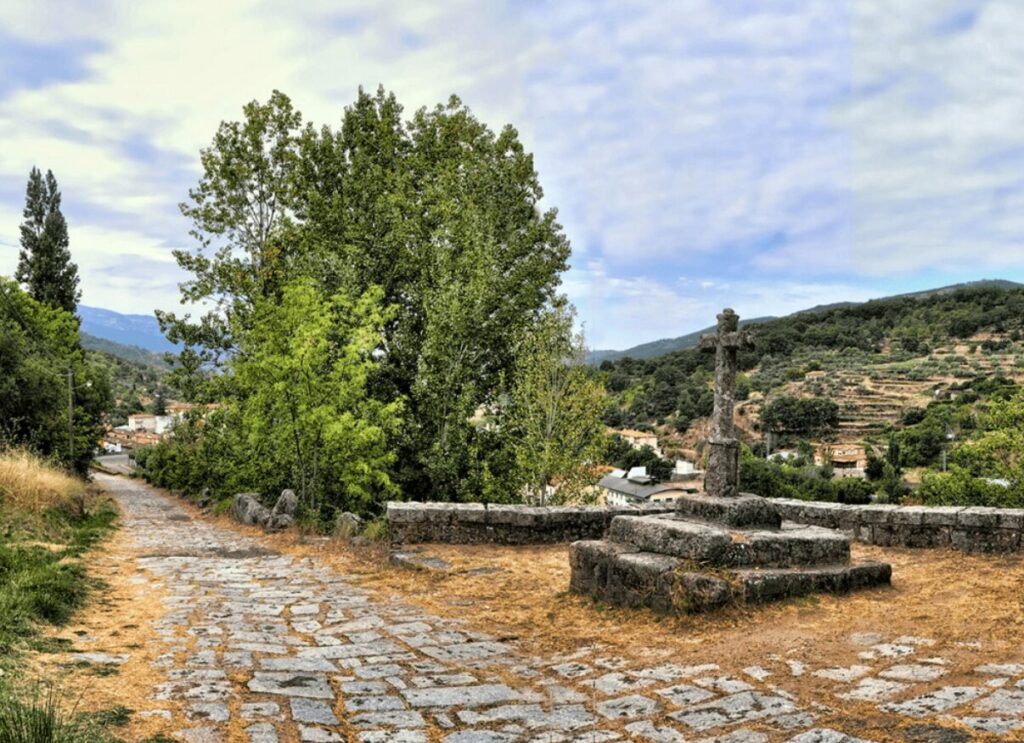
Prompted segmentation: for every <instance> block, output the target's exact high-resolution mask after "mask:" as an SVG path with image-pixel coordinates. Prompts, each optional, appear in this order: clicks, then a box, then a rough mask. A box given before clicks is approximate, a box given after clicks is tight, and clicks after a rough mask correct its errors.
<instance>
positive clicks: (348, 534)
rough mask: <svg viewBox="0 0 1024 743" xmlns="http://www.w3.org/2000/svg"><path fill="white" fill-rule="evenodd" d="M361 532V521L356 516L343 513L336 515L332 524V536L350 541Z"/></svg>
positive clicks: (346, 512) (347, 512)
mask: <svg viewBox="0 0 1024 743" xmlns="http://www.w3.org/2000/svg"><path fill="white" fill-rule="evenodd" d="M362 530H363V520H362V519H361V518H359V517H358V516H357V515H356V514H354V513H350V512H349V511H345V512H343V513H339V514H338V518H337V519H336V520H335V522H334V536H336V537H341V538H342V539H351V538H352V537H354V536H356V535H357V534H359V533H360V532H362Z"/></svg>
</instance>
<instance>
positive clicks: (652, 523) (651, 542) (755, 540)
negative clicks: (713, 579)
mask: <svg viewBox="0 0 1024 743" xmlns="http://www.w3.org/2000/svg"><path fill="white" fill-rule="evenodd" d="M608 539H609V540H611V541H613V542H619V543H621V544H627V545H630V546H632V547H635V548H636V549H637V550H639V551H641V552H653V553H658V554H662V555H668V556H669V557H677V558H681V559H683V560H688V561H690V562H693V563H696V564H698V565H708V566H715V567H728V568H746V567H790V566H794V565H823V564H836V563H846V562H849V560H850V539H849V537H847V536H846V535H844V534H842V533H840V532H836V531H832V530H831V529H824V528H822V527H816V526H804V525H797V524H792V523H786V524H783V526H782V528H780V529H733V528H728V527H723V526H718V525H715V524H706V523H699V522H695V521H691V520H688V519H685V518H682V517H680V516H617V517H615V518H614V519H612V525H611V529H609V532H608Z"/></svg>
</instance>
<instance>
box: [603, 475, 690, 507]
mask: <svg viewBox="0 0 1024 743" xmlns="http://www.w3.org/2000/svg"><path fill="white" fill-rule="evenodd" d="M599 485H600V486H601V487H602V488H604V502H605V504H607V505H609V506H634V505H638V504H641V503H659V502H661V501H667V500H674V499H676V498H678V497H679V496H680V495H682V494H683V493H686V492H689V490H690V489H688V488H686V487H685V486H684V485H683V484H682V483H679V482H654V480H653V478H652V477H651V476H650V475H648V474H647V468H646V467H634V468H633V469H631V470H630V471H629V472H626V471H625V470H614V471H612V472H610V473H609V474H607V475H605V476H604V477H602V478H601V482H600V483H599Z"/></svg>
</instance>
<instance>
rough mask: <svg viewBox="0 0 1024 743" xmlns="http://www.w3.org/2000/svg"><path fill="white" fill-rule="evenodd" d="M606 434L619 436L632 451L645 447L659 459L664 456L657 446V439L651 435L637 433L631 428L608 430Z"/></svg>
mask: <svg viewBox="0 0 1024 743" xmlns="http://www.w3.org/2000/svg"><path fill="white" fill-rule="evenodd" d="M608 433H610V434H614V435H618V436H621V437H622V438H623V439H625V440H626V441H627V442H629V445H630V446H632V447H633V448H634V449H643V448H644V447H645V446H649V447H651V448H652V449H654V453H655V454H657V455H658V456H659V457H662V456H664V454H662V453H661V447H660V446H658V437H657V436H656V435H654V434H653V433H649V432H647V431H637V430H636V429H633V428H610V429H608Z"/></svg>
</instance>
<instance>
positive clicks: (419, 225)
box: [160, 89, 595, 500]
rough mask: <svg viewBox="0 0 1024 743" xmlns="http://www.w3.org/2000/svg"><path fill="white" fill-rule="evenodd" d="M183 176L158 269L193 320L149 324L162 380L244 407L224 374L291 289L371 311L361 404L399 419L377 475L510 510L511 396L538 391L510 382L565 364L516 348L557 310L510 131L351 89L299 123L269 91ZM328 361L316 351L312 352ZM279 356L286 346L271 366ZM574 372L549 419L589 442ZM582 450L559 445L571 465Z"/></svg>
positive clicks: (527, 174)
mask: <svg viewBox="0 0 1024 743" xmlns="http://www.w3.org/2000/svg"><path fill="white" fill-rule="evenodd" d="M201 163H202V168H203V172H202V175H201V178H200V180H199V182H198V184H197V185H196V187H194V188H193V189H192V190H191V191H190V192H189V198H188V200H187V201H186V202H185V203H183V204H182V206H181V209H182V212H183V214H185V216H187V217H188V218H189V219H190V220H191V222H192V232H193V235H194V236H195V237H196V239H197V241H198V247H197V249H196V250H194V251H179V252H178V253H176V257H177V260H178V263H179V264H180V265H181V266H182V267H183V268H184V269H185V270H186V271H188V272H189V273H190V275H191V278H190V279H189V280H188V281H187V282H186V283H185V284H184V285H183V289H182V295H183V299H185V300H187V301H190V302H199V301H205V302H207V303H210V304H212V309H211V310H210V311H209V312H208V313H207V314H205V315H204V316H202V317H198V318H192V317H188V316H180V317H179V316H175V315H173V314H169V313H161V314H160V320H161V323H162V326H163V328H164V329H165V332H166V333H167V334H168V337H169V338H170V339H171V340H172V341H181V342H183V343H184V344H185V349H184V351H183V352H182V354H181V355H180V357H179V360H178V367H177V369H176V372H175V379H174V383H175V384H176V385H177V386H178V387H179V388H180V389H182V390H184V391H185V392H187V393H188V394H190V395H191V396H192V397H194V398H195V399H200V400H202V399H206V400H213V399H217V398H218V397H222V396H225V395H227V396H232V395H235V396H238V395H241V394H243V392H242V390H243V388H246V386H247V384H248V388H247V389H248V391H247V392H245V393H244V394H255V392H254V391H253V389H254V388H253V387H252V384H251V380H250V382H248V383H247V382H246V378H247V377H250V378H251V375H246V374H243V373H242V372H243V371H244V370H245V369H246V365H247V364H248V363H250V362H249V359H251V358H254V357H256V356H258V355H260V354H261V353H262V351H259V352H257V350H256V349H257V348H261V349H262V348H271V347H273V345H274V341H273V339H272V338H270V337H269V336H267V335H265V334H262V335H261V332H260V330H259V327H260V323H261V322H265V321H266V320H267V317H268V316H267V312H266V309H265V308H266V307H267V306H274V305H276V304H280V303H282V302H283V301H284V298H285V297H286V296H287V295H288V294H289V292H291V293H292V294H291V296H292V298H293V299H294V298H295V294H294V292H295V291H296V289H295V287H296V282H299V283H300V284H301V286H303V287H305V289H303V291H309V292H314V293H315V294H316V295H318V296H320V297H326V298H333V299H330V300H328V301H330V302H341V303H342V304H344V305H345V306H348V307H356V306H363V305H361V304H360V303H362V302H371V304H373V305H374V306H375V308H376V309H373V310H371V309H370V308H369V307H367V308H366V310H365V311H366V312H367V313H370V315H373V316H374V317H379V318H380V319H381V323H380V325H379V329H378V333H377V335H376V336H374V338H375V343H374V344H373V348H372V353H371V354H370V357H369V358H372V363H368V365H367V367H366V369H365V390H366V395H367V396H368V397H369V398H371V399H372V400H374V401H375V402H376V404H378V405H381V406H383V409H388V410H391V409H397V408H398V407H400V408H401V411H402V412H401V419H402V423H401V425H399V426H383V427H382V430H383V431H386V440H387V445H388V447H389V449H390V450H391V451H393V452H394V453H395V456H394V459H393V461H391V462H389V463H387V465H386V469H387V481H388V482H389V483H391V484H392V485H394V486H396V487H398V488H400V490H401V491H402V493H404V495H405V496H406V497H410V498H414V499H444V500H450V499H474V500H475V499H479V498H481V497H485V498H491V499H496V500H497V499H500V500H507V499H512V498H516V497H519V495H520V493H519V492H518V488H519V487H520V486H521V485H522V483H523V478H522V477H521V471H522V470H521V468H523V467H525V466H526V459H525V458H524V456H523V455H522V450H519V453H518V454H517V453H516V449H515V446H514V445H513V442H512V440H511V435H510V433H509V432H510V431H512V430H525V428H524V427H526V426H527V423H528V421H529V420H530V416H529V415H527V416H525V417H523V416H522V415H521V414H522V411H523V410H524V403H523V401H522V399H521V398H522V397H524V396H529V395H532V394H539V392H538V389H537V386H536V385H534V386H532V387H531V386H530V385H529V384H527V383H526V382H525V381H524V377H525V376H526V375H528V374H529V373H530V370H535V369H536V368H537V366H538V365H540V364H542V363H547V362H546V361H543V360H542V359H547V360H550V359H551V358H555V357H557V358H558V363H559V364H565V363H567V362H568V361H569V360H570V357H571V355H572V353H573V346H572V342H571V339H570V338H569V336H568V335H566V334H565V333H561V334H560V335H559V336H558V337H557V339H556V341H557V344H558V345H559V346H561V348H560V350H558V351H557V353H556V352H555V350H554V349H553V348H545V349H544V353H545V354H548V356H546V357H545V356H544V355H543V354H542V353H541V352H540V350H539V349H538V346H537V344H536V343H533V342H532V341H531V338H532V337H533V334H534V333H540V334H541V335H543V333H544V332H545V330H544V329H545V327H546V325H545V323H546V322H547V321H548V320H546V319H545V318H550V317H552V312H554V311H555V310H554V308H556V307H558V306H560V305H561V304H562V303H563V302H564V300H563V299H562V298H561V297H560V295H559V293H558V286H559V283H560V274H561V273H562V272H563V271H564V270H565V269H566V267H567V260H568V256H569V243H568V240H567V239H566V237H565V235H564V234H563V232H562V228H561V226H560V225H559V224H558V222H557V220H556V212H555V210H554V209H544V208H542V207H541V201H542V198H543V191H542V189H541V186H540V182H539V179H538V176H537V173H536V170H535V168H534V164H533V158H532V156H531V155H530V154H529V153H527V152H526V151H525V150H524V148H523V146H522V144H521V142H520V141H519V137H518V134H517V133H516V131H515V130H514V129H513V128H512V127H508V126H507V127H505V128H504V129H502V130H501V131H500V132H495V131H493V130H492V129H491V128H489V127H488V126H487V125H486V124H484V123H483V122H481V121H480V120H479V119H477V118H476V117H475V116H474V115H473V113H472V112H471V111H470V110H469V108H467V107H466V106H465V105H463V104H462V102H461V101H459V99H457V98H454V97H453V98H451V99H450V100H449V101H448V102H447V103H445V104H441V105H438V106H436V107H434V108H432V109H426V108H424V109H420V110H419V111H417V112H415V113H414V114H413V116H412V117H411V119H409V120H405V119H403V111H402V107H401V105H400V104H399V103H398V101H397V99H396V98H395V96H394V95H393V94H389V93H386V92H385V91H384V90H383V89H378V90H377V91H376V93H372V94H371V93H368V92H366V91H363V90H360V91H359V94H358V97H357V99H356V101H355V102H354V103H353V104H352V105H351V106H349V107H347V108H346V109H345V110H344V113H343V115H342V119H341V124H340V126H339V127H337V128H332V127H330V126H319V127H317V126H314V125H313V124H309V123H306V124H304V123H303V118H302V115H301V114H300V113H299V112H298V111H297V110H296V109H295V108H294V106H293V105H292V103H291V101H290V100H289V98H288V97H287V96H286V95H284V94H283V93H280V92H274V93H273V95H272V96H271V97H270V99H269V100H268V101H267V102H265V103H261V102H256V101H254V102H252V103H249V104H247V105H246V106H245V107H244V110H243V118H242V120H240V121H234V122H224V123H223V124H221V126H220V128H219V129H218V131H217V132H216V134H215V135H214V138H213V141H212V143H211V145H210V146H209V147H208V148H206V149H204V150H203V151H202V153H201ZM370 298H372V299H370ZM261 308H264V309H262V310H261ZM300 314H301V313H300ZM299 319H300V318H299V317H297V316H292V317H291V318H290V319H289V322H297V321H298V320H299ZM280 331H281V332H287V330H286V329H285V326H283V325H281V326H280ZM569 335H571V333H570V334H569ZM367 342H369V341H367ZM363 350H364V351H366V350H367V349H365V348H364V349H363ZM338 351H339V347H338V346H336V345H332V344H330V343H329V344H328V348H326V349H324V351H323V352H324V353H325V354H327V357H329V358H333V355H334V354H336V353H338ZM295 353H296V350H295V349H285V352H284V353H283V355H282V358H280V359H279V360H278V361H279V362H280V368H287V367H288V366H289V364H291V361H290V360H289V361H286V360H285V359H284V358H283V357H284V356H287V357H288V358H289V359H292V360H293V356H294V354H295ZM551 354H555V355H554V356H552V355H551ZM236 359H237V360H236ZM306 361H308V359H306ZM228 371H230V372H233V373H229V374H223V373H218V372H228ZM583 376H585V373H584V372H583V370H582V369H580V370H579V371H572V370H571V369H568V367H567V370H566V377H565V379H564V381H565V384H567V385H568V388H571V390H572V394H571V395H569V396H567V397H565V399H562V400H561V401H560V402H559V405H560V406H562V413H563V414H564V417H563V418H562V420H569V418H570V417H571V415H569V414H568V412H567V411H569V410H570V409H572V410H575V411H577V412H576V413H575V414H577V415H582V418H580V419H579V420H578V421H577V422H575V423H573V424H572V425H571V426H569V428H574V429H576V430H577V432H578V431H580V430H582V431H586V432H587V435H590V433H591V432H592V429H594V428H595V427H594V426H593V425H592V422H590V421H589V419H587V423H586V424H583V423H581V422H580V421H582V420H584V419H586V417H587V416H586V415H583V411H587V410H589V409H590V407H589V406H591V405H592V404H593V403H592V401H593V400H594V399H595V392H594V387H593V385H590V384H589V383H588V384H584V383H583V381H582V377H583ZM231 385H234V389H228V388H229V387H230V386H231ZM517 395H518V396H519V398H520V399H518V400H517ZM569 398H572V399H569ZM584 400H586V401H587V402H583V401H584ZM510 401H511V404H510ZM513 413H516V414H518V415H520V417H518V418H509V419H508V420H507V421H504V420H500V418H501V416H503V415H506V414H507V415H512V414H513ZM587 415H589V413H587ZM481 416H483V417H485V418H491V419H494V423H493V424H492V425H481V423H480V421H481ZM547 435H552V436H556V437H557V436H562V435H565V436H568V433H566V432H565V431H563V432H561V433H558V432H554V431H550V430H549V431H548V432H547ZM584 438H585V437H584ZM588 446H589V442H588V441H579V442H576V443H574V445H573V451H574V456H576V457H577V458H585V457H586V456H588V454H587V452H588V451H589V449H588ZM306 453H308V449H307V450H306V452H304V454H303V458H304V457H305V454H306ZM531 466H532V465H531ZM566 468H570V467H569V465H568V464H565V463H563V464H560V465H558V466H557V467H553V468H548V467H546V466H545V467H541V468H540V469H545V470H548V469H550V471H548V472H546V474H544V475H538V477H539V478H541V479H544V478H550V477H554V476H556V475H564V474H565V473H564V472H559V471H558V470H565V469H566ZM300 475H301V473H300ZM537 481H538V482H539V480H537ZM385 489H386V488H385Z"/></svg>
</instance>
